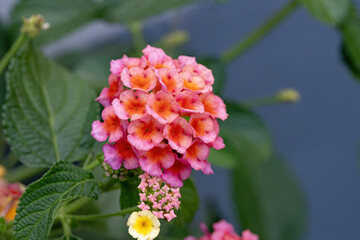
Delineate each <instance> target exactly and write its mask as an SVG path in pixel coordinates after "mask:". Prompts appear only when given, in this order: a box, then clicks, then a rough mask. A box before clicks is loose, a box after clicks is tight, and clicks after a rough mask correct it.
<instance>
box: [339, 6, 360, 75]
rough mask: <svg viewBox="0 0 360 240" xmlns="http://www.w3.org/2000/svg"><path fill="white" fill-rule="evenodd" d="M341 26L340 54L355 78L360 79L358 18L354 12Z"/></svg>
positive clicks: (359, 26) (359, 29)
mask: <svg viewBox="0 0 360 240" xmlns="http://www.w3.org/2000/svg"><path fill="white" fill-rule="evenodd" d="M353 10H354V12H353V14H352V15H351V16H349V17H348V18H347V19H346V21H344V23H343V24H342V26H341V28H340V29H341V33H342V37H343V44H342V49H341V50H342V54H343V58H344V61H345V63H346V64H347V65H348V67H349V68H350V70H351V71H352V73H353V74H354V76H355V77H357V78H358V80H359V79H360V17H359V16H357V13H356V10H355V9H353Z"/></svg>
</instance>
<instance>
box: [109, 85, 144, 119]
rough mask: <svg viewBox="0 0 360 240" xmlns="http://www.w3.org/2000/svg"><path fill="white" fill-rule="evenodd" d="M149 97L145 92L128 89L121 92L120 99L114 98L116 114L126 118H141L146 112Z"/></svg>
mask: <svg viewBox="0 0 360 240" xmlns="http://www.w3.org/2000/svg"><path fill="white" fill-rule="evenodd" d="M147 98H148V94H147V93H145V92H142V91H134V90H126V91H124V92H122V93H121V94H120V97H119V99H114V101H113V102H112V105H113V107H114V111H115V114H116V115H117V116H118V117H119V118H120V119H124V120H127V119H129V118H130V120H131V121H132V120H137V119H140V118H142V117H143V116H144V115H145V113H146V109H145V105H146V102H147Z"/></svg>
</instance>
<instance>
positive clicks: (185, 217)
mask: <svg viewBox="0 0 360 240" xmlns="http://www.w3.org/2000/svg"><path fill="white" fill-rule="evenodd" d="M183 183H184V186H183V187H182V188H180V193H181V199H180V200H181V204H180V209H179V214H178V218H179V220H180V221H181V222H185V223H190V222H191V221H192V220H193V218H194V216H195V213H196V211H197V209H198V208H199V196H198V194H197V191H196V187H195V185H194V183H193V181H192V180H191V179H190V178H189V179H187V180H185V181H184V182H183Z"/></svg>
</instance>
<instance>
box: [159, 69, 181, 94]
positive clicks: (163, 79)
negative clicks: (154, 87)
mask: <svg viewBox="0 0 360 240" xmlns="http://www.w3.org/2000/svg"><path fill="white" fill-rule="evenodd" d="M158 73H159V76H160V84H161V86H162V89H163V90H164V91H167V92H170V93H172V94H176V93H179V92H180V91H181V90H182V88H183V81H182V79H181V77H180V75H179V74H178V71H177V70H176V69H170V70H169V69H167V68H161V69H159V70H158Z"/></svg>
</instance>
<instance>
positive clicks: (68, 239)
mask: <svg viewBox="0 0 360 240" xmlns="http://www.w3.org/2000/svg"><path fill="white" fill-rule="evenodd" d="M49 240H82V238H79V237H77V236H75V235H71V236H70V238H68V237H66V236H62V237H59V238H50V239H49Z"/></svg>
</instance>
